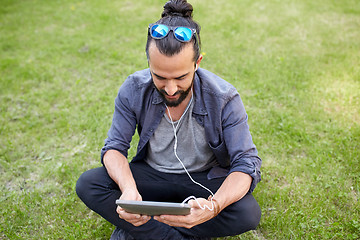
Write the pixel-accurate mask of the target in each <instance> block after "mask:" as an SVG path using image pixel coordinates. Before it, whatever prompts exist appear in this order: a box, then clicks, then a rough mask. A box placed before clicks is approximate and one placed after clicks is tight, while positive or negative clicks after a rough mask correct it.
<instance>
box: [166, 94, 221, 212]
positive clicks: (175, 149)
mask: <svg viewBox="0 0 360 240" xmlns="http://www.w3.org/2000/svg"><path fill="white" fill-rule="evenodd" d="M192 101H193V96H191V99H190V102H189V104H188V106H187V107H186V109H185V111H184V113H183V114H182V116H181V117H180V119H179V120H178V121H177V124H176V127H175V124H174V121H173V120H172V117H171V114H170V109H169V108H168V106H167V105H166V104H165V106H166V109H167V110H168V114H169V119H170V122H171V124H172V127H173V130H174V137H175V143H174V154H175V157H176V159H177V160H178V161H179V162H180V164H181V166H182V167H183V169H184V170H185V172H186V173H187V175H188V176H189V178H190V180H191V181H192V182H193V183H195V184H197V185H199V186H200V187H202V188H204V189H205V190H207V191H208V192H209V193H210V194H211V197H210V201H211V208H210V207H208V206H207V205H204V206H201V204H200V203H199V201H198V200H197V198H196V197H195V196H189V197H187V198H186V199H185V200H184V201H183V202H182V204H184V203H186V202H187V201H189V200H190V199H194V200H195V201H196V203H197V204H198V205H199V207H200V208H201V209H202V210H205V209H206V208H207V209H208V210H210V211H213V210H214V208H215V206H214V202H213V197H214V193H213V192H212V191H211V190H210V189H209V188H207V187H205V186H204V185H202V184H201V183H198V182H196V181H195V180H194V179H193V178H192V177H191V175H190V173H189V172H188V170H187V169H186V167H185V165H184V163H183V162H182V161H181V159H180V158H179V156H178V154H177V143H178V138H177V134H176V131H177V128H178V126H179V124H180V121H181V120H182V118H183V116H184V115H185V114H186V112H187V111H188V110H189V108H190V105H191V103H192Z"/></svg>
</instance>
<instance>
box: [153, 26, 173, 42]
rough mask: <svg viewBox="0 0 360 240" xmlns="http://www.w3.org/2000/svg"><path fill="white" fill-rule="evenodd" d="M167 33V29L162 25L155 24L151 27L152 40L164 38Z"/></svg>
mask: <svg viewBox="0 0 360 240" xmlns="http://www.w3.org/2000/svg"><path fill="white" fill-rule="evenodd" d="M168 32H169V28H168V27H167V26H165V25H162V24H157V25H154V26H152V27H151V36H152V37H153V38H157V39H160V38H164V37H165V36H166V35H167V34H168Z"/></svg>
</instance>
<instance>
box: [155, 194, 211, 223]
mask: <svg viewBox="0 0 360 240" xmlns="http://www.w3.org/2000/svg"><path fill="white" fill-rule="evenodd" d="M197 200H198V202H199V203H200V205H201V208H200V206H199V205H198V203H197V202H196V201H195V200H190V201H189V205H190V206H191V211H190V214H189V215H186V216H181V215H180V216H179V215H161V216H155V217H154V219H155V220H157V221H159V222H162V223H165V224H168V225H170V226H173V227H184V228H192V227H194V226H196V225H198V224H201V223H203V222H206V221H208V220H210V219H212V218H213V217H215V215H216V213H215V211H216V208H215V209H214V207H212V205H211V201H208V200H206V199H204V198H198V199H197ZM213 203H214V204H215V202H213ZM205 205H206V206H208V207H209V208H210V209H213V210H212V211H211V210H209V209H208V208H205V209H204V206H205ZM202 208H203V209H202Z"/></svg>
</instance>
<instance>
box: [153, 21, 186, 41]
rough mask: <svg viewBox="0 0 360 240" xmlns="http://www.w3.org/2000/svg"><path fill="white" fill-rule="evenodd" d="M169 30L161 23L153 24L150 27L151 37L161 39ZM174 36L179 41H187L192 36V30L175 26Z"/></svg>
mask: <svg viewBox="0 0 360 240" xmlns="http://www.w3.org/2000/svg"><path fill="white" fill-rule="evenodd" d="M170 30H173V29H172V28H171V29H169V27H168V26H166V25H163V24H155V25H153V26H151V28H150V34H151V37H153V38H155V39H162V38H164V37H166V36H167V34H168V33H169V31H170ZM173 31H174V36H175V38H176V39H177V40H179V41H180V42H189V41H190V40H191V38H192V34H193V33H192V30H191V29H190V28H187V27H177V28H175V30H173Z"/></svg>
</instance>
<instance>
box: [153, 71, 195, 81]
mask: <svg viewBox="0 0 360 240" xmlns="http://www.w3.org/2000/svg"><path fill="white" fill-rule="evenodd" d="M151 72H152V74H154V75H155V76H156V77H157V78H159V79H163V80H165V79H166V78H165V77H162V76H160V75H157V74H156V73H154V72H153V71H151ZM189 73H190V72H188V73H185V74H183V75H181V76H179V77H176V78H174V79H180V78H183V77H185V76H187V75H188V74H189Z"/></svg>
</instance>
